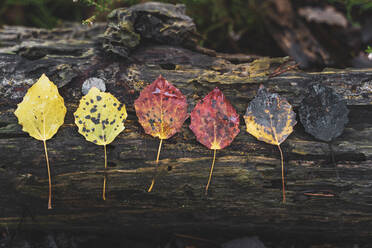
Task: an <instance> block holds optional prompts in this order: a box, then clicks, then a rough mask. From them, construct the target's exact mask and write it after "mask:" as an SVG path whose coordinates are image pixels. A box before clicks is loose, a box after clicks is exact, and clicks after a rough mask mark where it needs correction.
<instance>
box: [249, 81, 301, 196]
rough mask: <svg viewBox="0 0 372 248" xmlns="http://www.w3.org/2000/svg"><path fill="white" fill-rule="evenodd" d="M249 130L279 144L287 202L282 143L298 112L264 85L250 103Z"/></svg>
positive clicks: (289, 132)
mask: <svg viewBox="0 0 372 248" xmlns="http://www.w3.org/2000/svg"><path fill="white" fill-rule="evenodd" d="M244 120H245V123H246V125H247V132H248V133H250V134H252V135H253V136H255V137H256V138H257V139H258V140H261V141H264V142H266V143H268V144H272V145H277V146H278V149H279V152H280V158H281V162H282V190H283V203H285V202H286V196H285V181H284V159H283V152H282V149H281V148H280V144H281V143H282V142H283V141H284V140H285V139H286V138H287V137H288V136H289V135H290V134H291V133H292V132H293V127H294V125H296V123H297V122H296V114H295V113H294V112H293V110H292V106H291V105H290V104H289V102H288V101H287V100H286V99H285V98H282V97H280V96H279V95H278V94H276V93H273V94H272V93H269V92H268V91H267V90H266V89H265V87H264V86H263V85H261V86H260V88H259V90H258V93H257V95H256V97H255V98H254V99H253V100H252V101H251V102H250V103H249V105H248V108H247V112H246V113H245V115H244Z"/></svg>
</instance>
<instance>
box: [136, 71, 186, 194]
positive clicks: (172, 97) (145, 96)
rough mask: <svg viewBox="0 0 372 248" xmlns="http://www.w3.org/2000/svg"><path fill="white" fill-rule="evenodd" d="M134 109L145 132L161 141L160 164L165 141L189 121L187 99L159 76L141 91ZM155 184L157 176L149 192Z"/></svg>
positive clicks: (157, 159)
mask: <svg viewBox="0 0 372 248" xmlns="http://www.w3.org/2000/svg"><path fill="white" fill-rule="evenodd" d="M134 108H135V109H136V114H137V117H138V121H139V123H141V125H142V127H143V129H144V130H145V132H146V133H147V134H150V135H152V136H154V137H159V139H160V143H159V149H158V155H157V157H156V164H158V163H159V155H160V150H161V145H162V142H163V139H168V138H170V137H172V136H173V135H174V134H175V133H177V132H178V131H180V129H181V127H182V124H183V123H184V122H185V120H186V119H187V101H186V97H185V96H184V95H183V94H182V93H181V91H180V90H179V89H177V88H176V87H174V86H173V85H172V84H171V83H169V82H168V81H167V80H165V79H164V78H163V77H162V76H159V77H158V78H157V79H156V80H155V81H154V82H153V83H152V84H150V85H148V86H147V87H146V88H145V89H143V90H142V91H141V93H140V96H139V97H138V99H137V100H136V101H135V102H134ZM155 175H156V173H155ZM154 183H155V176H154V178H153V180H152V183H151V186H150V188H149V190H148V192H150V191H151V190H152V188H153V186H154Z"/></svg>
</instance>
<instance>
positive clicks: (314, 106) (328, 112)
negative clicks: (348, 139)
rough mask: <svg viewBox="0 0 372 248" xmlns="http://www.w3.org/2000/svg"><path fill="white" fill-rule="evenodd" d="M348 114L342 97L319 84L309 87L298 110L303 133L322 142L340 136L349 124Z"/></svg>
mask: <svg viewBox="0 0 372 248" xmlns="http://www.w3.org/2000/svg"><path fill="white" fill-rule="evenodd" d="M348 113H349V110H348V109H347V107H346V103H345V101H343V100H342V97H341V96H340V95H338V94H337V93H336V92H334V91H333V89H332V88H329V87H326V86H323V85H321V84H314V85H311V86H310V87H309V92H308V93H307V94H306V96H305V98H304V99H303V100H302V102H301V106H300V110H299V115H300V121H301V123H302V125H303V126H304V127H305V131H306V132H307V133H309V134H311V135H313V136H314V137H315V138H317V139H319V140H323V141H331V140H333V139H334V138H336V137H338V136H340V135H341V134H342V132H343V131H344V127H345V125H346V124H347V123H348V122H349V119H348V117H347V115H348Z"/></svg>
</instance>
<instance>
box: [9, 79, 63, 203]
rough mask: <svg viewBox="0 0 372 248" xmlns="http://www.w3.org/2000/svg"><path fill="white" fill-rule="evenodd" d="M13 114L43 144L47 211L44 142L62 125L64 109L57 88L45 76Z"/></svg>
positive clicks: (28, 92) (50, 196) (50, 187)
mask: <svg viewBox="0 0 372 248" xmlns="http://www.w3.org/2000/svg"><path fill="white" fill-rule="evenodd" d="M14 114H15V115H16V116H17V118H18V122H19V124H20V125H22V127H23V128H22V130H23V131H25V132H27V133H29V134H30V136H31V137H34V138H35V139H38V140H42V141H43V142H44V152H45V159H46V162H47V169H48V177H49V201H48V209H51V208H52V183H51V178H50V166H49V159H48V151H47V147H46V140H48V139H50V138H52V137H53V136H54V135H55V134H56V133H57V131H58V128H59V127H60V126H61V125H62V124H63V122H64V119H65V115H66V107H65V104H64V101H63V98H62V97H61V96H60V95H59V93H58V89H57V86H55V85H54V84H53V82H51V81H50V80H49V78H48V77H47V76H45V74H43V75H41V77H40V78H39V80H38V81H37V82H36V83H35V84H34V85H32V86H31V88H29V89H28V91H27V93H26V95H25V96H24V97H23V101H22V102H21V103H20V104H18V107H17V109H16V111H15V112H14Z"/></svg>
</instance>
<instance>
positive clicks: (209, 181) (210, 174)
mask: <svg viewBox="0 0 372 248" xmlns="http://www.w3.org/2000/svg"><path fill="white" fill-rule="evenodd" d="M216 151H217V149H214V152H213V162H212V166H211V171H210V172H209V179H208V183H207V186H205V195H208V188H209V185H210V183H211V180H212V174H213V168H214V162H215V161H216Z"/></svg>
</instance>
